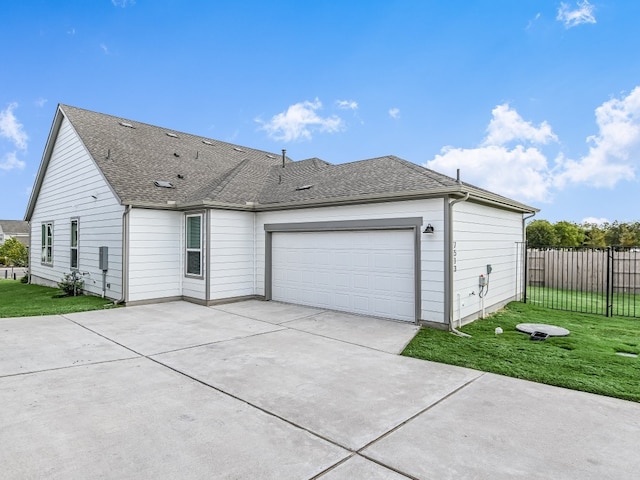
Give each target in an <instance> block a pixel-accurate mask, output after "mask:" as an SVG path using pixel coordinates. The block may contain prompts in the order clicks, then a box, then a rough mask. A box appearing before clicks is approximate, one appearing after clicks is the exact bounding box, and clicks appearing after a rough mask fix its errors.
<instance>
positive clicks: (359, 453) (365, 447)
mask: <svg viewBox="0 0 640 480" xmlns="http://www.w3.org/2000/svg"><path fill="white" fill-rule="evenodd" d="M485 375H486V372H478V375H477V376H476V377H474V378H472V379H471V380H469V381H468V382H465V383H463V384H462V385H460V386H459V387H457V388H454V389H453V390H451V391H450V392H449V393H447V394H446V395H445V396H443V397H442V398H440V399H438V400H436V401H435V402H433V403H431V404H429V405H427V406H426V407H425V408H423V409H422V410H420V411H419V412H417V413H415V414H414V415H412V416H410V417H409V418H407V419H405V420H403V421H402V422H400V423H399V424H398V425H396V426H395V427H393V428H391V429H390V430H387V431H386V432H384V433H383V434H382V435H380V436H379V437H378V438H375V439H373V440H371V441H370V442H369V443H367V444H366V445H365V446H363V447H360V448H359V449H358V450H357V451H356V453H358V455H361V456H363V457H365V458H366V459H368V460H371V461H373V462H375V460H374V459H373V458H370V457H368V456H367V455H366V454H364V453H363V450H365V449H367V448H369V447H370V446H371V445H373V444H374V443H376V442H379V441H380V440H382V439H383V438H385V437H387V436H389V435H391V434H392V433H393V432H395V431H396V430H399V429H400V428H402V427H404V426H405V425H406V424H407V423H409V422H411V421H412V420H415V419H416V418H418V417H419V416H420V415H422V414H423V413H425V412H428V411H429V410H431V409H432V408H434V407H436V406H437V405H440V404H441V403H443V402H445V401H446V400H448V399H449V398H451V397H453V396H454V395H455V394H457V393H458V392H460V391H462V390H464V389H465V388H467V387H468V386H469V385H471V384H472V383H474V382H475V381H476V380H478V379H480V378H482V377H484V376H485ZM376 463H378V462H376ZM403 475H405V474H403Z"/></svg>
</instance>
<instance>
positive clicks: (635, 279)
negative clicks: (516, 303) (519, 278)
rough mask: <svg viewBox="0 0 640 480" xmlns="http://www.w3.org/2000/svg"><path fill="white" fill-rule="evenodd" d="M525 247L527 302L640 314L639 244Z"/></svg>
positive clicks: (596, 311)
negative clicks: (627, 245)
mask: <svg viewBox="0 0 640 480" xmlns="http://www.w3.org/2000/svg"><path fill="white" fill-rule="evenodd" d="M520 250H521V251H522V252H523V253H524V255H523V256H524V259H523V260H524V262H523V263H524V267H523V276H524V282H523V283H524V289H523V290H524V301H525V302H529V303H533V304H536V305H542V306H544V307H547V308H553V309H556V310H568V311H572V312H582V313H595V314H600V315H605V316H607V317H610V316H613V315H620V316H625V317H638V318H640V247H607V248H591V247H576V248H557V247H551V248H521V249H520ZM525 252H526V253H525Z"/></svg>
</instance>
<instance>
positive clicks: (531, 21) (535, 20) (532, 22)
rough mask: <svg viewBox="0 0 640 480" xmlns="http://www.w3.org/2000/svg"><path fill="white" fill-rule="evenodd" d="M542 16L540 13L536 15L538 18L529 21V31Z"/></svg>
mask: <svg viewBox="0 0 640 480" xmlns="http://www.w3.org/2000/svg"><path fill="white" fill-rule="evenodd" d="M540 17H541V14H540V12H538V13H536V16H535V17H533V18H532V19H531V20H529V23H528V24H527V28H526V30H529V29H530V28H531V27H533V25H534V24H535V23H536V22H537V21H538V20H540Z"/></svg>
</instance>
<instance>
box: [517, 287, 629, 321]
mask: <svg viewBox="0 0 640 480" xmlns="http://www.w3.org/2000/svg"><path fill="white" fill-rule="evenodd" d="M603 288H604V287H603ZM609 301H610V303H611V304H612V305H613V314H614V315H625V316H631V317H634V316H635V317H640V294H638V295H634V294H625V293H614V294H613V296H612V298H611V299H609ZM527 302H528V303H532V304H534V305H539V306H541V307H549V308H553V309H556V310H570V311H574V312H575V311H578V312H584V313H600V314H602V315H604V314H605V313H606V311H607V296H606V294H604V293H602V292H580V291H576V290H561V289H558V288H549V287H533V286H529V287H527Z"/></svg>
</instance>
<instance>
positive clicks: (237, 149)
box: [233, 147, 244, 152]
mask: <svg viewBox="0 0 640 480" xmlns="http://www.w3.org/2000/svg"><path fill="white" fill-rule="evenodd" d="M233 149H234V150H235V151H236V152H244V150H242V149H241V148H238V147H233Z"/></svg>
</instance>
